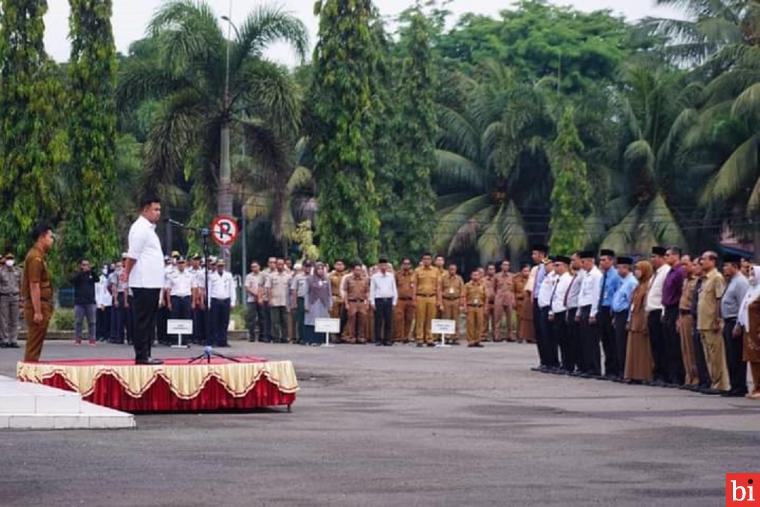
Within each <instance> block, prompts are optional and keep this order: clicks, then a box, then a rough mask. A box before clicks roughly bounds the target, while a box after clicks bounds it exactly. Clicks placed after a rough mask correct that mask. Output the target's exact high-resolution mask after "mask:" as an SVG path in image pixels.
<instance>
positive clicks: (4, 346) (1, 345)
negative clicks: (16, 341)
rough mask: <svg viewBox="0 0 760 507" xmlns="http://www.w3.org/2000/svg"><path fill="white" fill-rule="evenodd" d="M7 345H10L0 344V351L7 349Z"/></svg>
mask: <svg viewBox="0 0 760 507" xmlns="http://www.w3.org/2000/svg"><path fill="white" fill-rule="evenodd" d="M9 345H10V343H5V342H3V343H0V349H7V348H8V346H9Z"/></svg>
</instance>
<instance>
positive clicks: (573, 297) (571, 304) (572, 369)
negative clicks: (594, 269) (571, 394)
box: [562, 252, 586, 375]
mask: <svg viewBox="0 0 760 507" xmlns="http://www.w3.org/2000/svg"><path fill="white" fill-rule="evenodd" d="M570 266H571V267H572V268H573V274H572V279H571V280H570V287H569V288H568V289H567V293H566V295H565V300H566V301H567V349H566V350H565V351H564V353H563V355H562V368H563V369H565V370H567V372H568V373H571V374H573V375H578V374H580V370H578V371H576V367H577V366H578V364H579V362H578V358H579V357H580V350H581V332H580V327H581V312H580V308H579V306H578V301H579V300H580V296H581V285H582V284H583V278H584V277H585V276H586V272H585V271H584V270H583V266H582V265H581V256H580V252H575V253H574V254H573V255H572V256H571V258H570Z"/></svg>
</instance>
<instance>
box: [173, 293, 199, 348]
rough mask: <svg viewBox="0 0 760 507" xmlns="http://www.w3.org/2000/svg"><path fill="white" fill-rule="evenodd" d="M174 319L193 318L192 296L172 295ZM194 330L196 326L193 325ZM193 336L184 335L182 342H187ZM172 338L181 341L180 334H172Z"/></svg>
mask: <svg viewBox="0 0 760 507" xmlns="http://www.w3.org/2000/svg"><path fill="white" fill-rule="evenodd" d="M171 318H172V319H181V320H190V319H191V318H192V310H191V308H190V296H172V311H171ZM193 330H195V328H194V327H193ZM190 338H191V337H190V336H183V337H182V340H183V341H182V343H183V344H184V343H186V342H187V341H188V340H189V339H190ZM171 340H173V341H176V342H178V343H179V336H178V335H176V334H175V335H172V336H171Z"/></svg>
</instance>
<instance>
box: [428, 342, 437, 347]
mask: <svg viewBox="0 0 760 507" xmlns="http://www.w3.org/2000/svg"><path fill="white" fill-rule="evenodd" d="M427 346H428V347H435V343H433V342H428V343H427Z"/></svg>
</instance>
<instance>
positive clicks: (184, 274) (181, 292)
mask: <svg viewBox="0 0 760 507" xmlns="http://www.w3.org/2000/svg"><path fill="white" fill-rule="evenodd" d="M186 268H187V260H186V259H185V258H183V257H180V258H179V259H177V266H176V269H175V271H174V273H173V274H172V275H171V276H169V277H167V279H166V282H167V283H166V287H164V294H165V296H166V308H167V309H168V310H169V315H170V316H171V318H172V319H180V320H190V319H191V318H192V308H191V306H192V294H193V279H194V277H195V275H193V274H192V273H191V272H190V270H188V269H186ZM188 338H190V337H188ZM172 339H174V340H177V341H179V336H177V335H174V336H173V338H172Z"/></svg>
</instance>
